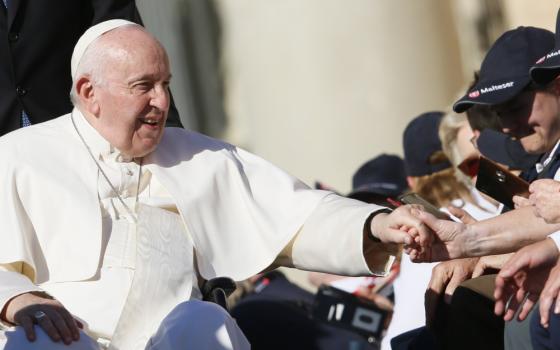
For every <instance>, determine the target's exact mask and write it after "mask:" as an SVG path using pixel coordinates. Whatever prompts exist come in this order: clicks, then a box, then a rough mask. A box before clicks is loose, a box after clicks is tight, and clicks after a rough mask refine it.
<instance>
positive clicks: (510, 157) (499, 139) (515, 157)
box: [476, 129, 540, 170]
mask: <svg viewBox="0 0 560 350" xmlns="http://www.w3.org/2000/svg"><path fill="white" fill-rule="evenodd" d="M476 144H477V147H478V150H479V151H480V153H482V155H483V156H485V157H486V158H490V159H492V160H493V161H495V162H498V163H501V164H504V165H507V166H508V167H509V168H511V169H516V170H527V169H529V168H531V167H532V166H533V165H535V163H536V162H537V161H538V159H539V157H540V155H534V154H529V153H527V152H526V151H525V149H524V148H523V146H522V145H521V142H520V141H519V140H517V139H514V138H513V137H511V136H509V135H507V134H504V133H502V132H499V131H496V130H491V129H484V130H482V132H481V133H480V136H479V137H478V139H477V140H476Z"/></svg>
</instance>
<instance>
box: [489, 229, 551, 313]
mask: <svg viewBox="0 0 560 350" xmlns="http://www.w3.org/2000/svg"><path fill="white" fill-rule="evenodd" d="M558 256H559V253H558V248H557V247H556V244H555V243H554V241H553V240H551V239H545V240H543V241H540V242H537V243H534V244H531V245H529V246H526V247H524V248H522V249H521V250H519V251H518V252H517V253H515V254H514V255H513V256H512V257H511V258H510V259H509V260H508V262H507V263H506V264H505V265H504V267H503V268H502V270H501V271H500V273H499V274H498V276H497V277H496V289H495V290H494V298H495V299H496V305H495V307H494V312H495V313H496V315H502V314H504V320H506V321H509V320H511V319H512V318H513V316H514V315H515V312H516V311H517V309H519V308H521V312H520V313H519V316H518V318H519V320H520V321H522V320H524V319H525V317H527V315H528V314H529V311H531V309H532V308H533V306H534V305H535V303H536V301H537V299H538V298H539V294H540V293H541V291H542V290H543V288H544V286H545V282H546V280H547V279H548V276H549V274H550V271H551V269H552V268H553V267H554V266H555V265H556V263H557V261H558ZM549 305H550V304H549ZM547 312H548V310H547Z"/></svg>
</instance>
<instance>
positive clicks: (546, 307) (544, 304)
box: [539, 293, 554, 328]
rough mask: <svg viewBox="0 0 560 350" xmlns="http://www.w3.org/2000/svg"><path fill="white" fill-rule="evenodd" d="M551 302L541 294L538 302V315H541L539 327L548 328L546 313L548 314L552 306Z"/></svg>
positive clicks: (550, 299) (549, 298)
mask: <svg viewBox="0 0 560 350" xmlns="http://www.w3.org/2000/svg"><path fill="white" fill-rule="evenodd" d="M553 301H554V299H553V298H551V297H549V296H544V293H543V294H541V298H540V300H539V302H540V303H539V313H540V314H541V325H542V326H543V327H544V328H548V313H549V312H550V307H551V306H552V302H553Z"/></svg>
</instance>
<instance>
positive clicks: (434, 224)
mask: <svg viewBox="0 0 560 350" xmlns="http://www.w3.org/2000/svg"><path fill="white" fill-rule="evenodd" d="M413 213H414V214H415V215H416V217H417V218H418V219H420V220H421V221H422V222H423V223H424V224H425V226H426V227H427V228H428V229H429V230H431V231H432V232H433V233H434V234H435V237H434V239H433V242H432V244H431V245H429V246H427V247H425V249H424V250H423V251H422V250H419V249H415V248H408V249H405V252H406V253H407V254H409V255H410V259H411V260H412V261H414V262H432V261H444V260H450V259H457V258H462V257H464V256H465V249H466V242H467V238H468V237H469V235H470V234H469V232H467V231H468V230H469V226H468V225H465V224H463V223H458V222H453V221H449V220H439V219H437V218H436V217H435V216H433V215H431V214H430V213H427V212H425V211H421V210H416V209H414V210H413ZM470 236H472V235H470Z"/></svg>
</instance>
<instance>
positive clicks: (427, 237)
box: [399, 208, 432, 245]
mask: <svg viewBox="0 0 560 350" xmlns="http://www.w3.org/2000/svg"><path fill="white" fill-rule="evenodd" d="M418 211H419V210H418V209H416V208H412V209H410V212H409V213H406V214H404V215H402V216H401V217H400V218H399V221H400V223H401V224H402V225H406V226H409V227H411V228H414V229H415V230H417V234H418V236H419V237H420V244H422V245H428V244H429V243H430V242H431V238H432V236H431V234H430V230H429V229H428V228H427V227H426V226H425V225H424V223H423V222H422V221H421V220H419V219H418V218H417V217H416V216H415V215H414V213H415V212H418ZM411 214H412V215H411Z"/></svg>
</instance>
